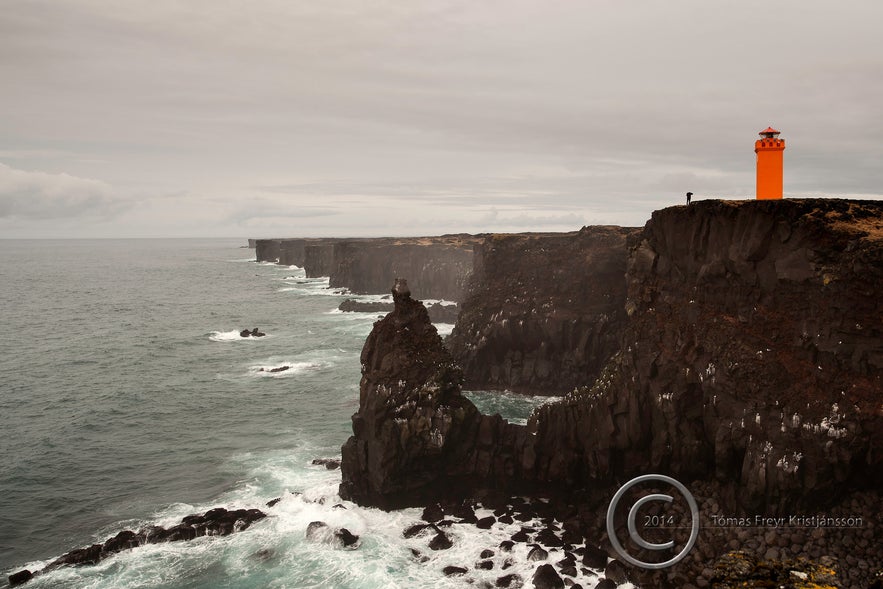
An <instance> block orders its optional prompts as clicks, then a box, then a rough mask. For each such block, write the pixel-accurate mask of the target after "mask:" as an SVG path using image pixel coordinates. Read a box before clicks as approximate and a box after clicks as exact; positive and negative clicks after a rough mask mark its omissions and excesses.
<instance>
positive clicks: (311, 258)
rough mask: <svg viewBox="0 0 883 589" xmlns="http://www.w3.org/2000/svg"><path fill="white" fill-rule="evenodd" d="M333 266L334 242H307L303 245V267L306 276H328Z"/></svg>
mask: <svg viewBox="0 0 883 589" xmlns="http://www.w3.org/2000/svg"><path fill="white" fill-rule="evenodd" d="M333 268H334V242H333V241H328V242H321V243H309V244H307V245H305V246H304V263H303V269H304V272H305V273H306V276H307V278H319V277H321V276H329V275H330V274H331V270H332V269H333Z"/></svg>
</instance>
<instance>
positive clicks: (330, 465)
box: [311, 458, 340, 470]
mask: <svg viewBox="0 0 883 589" xmlns="http://www.w3.org/2000/svg"><path fill="white" fill-rule="evenodd" d="M311 464H313V465H315V466H324V467H325V468H327V469H328V470H335V469H338V468H340V459H339V458H314V459H313V461H312V462H311Z"/></svg>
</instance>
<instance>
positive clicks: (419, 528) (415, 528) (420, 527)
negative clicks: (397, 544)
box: [402, 524, 438, 538]
mask: <svg viewBox="0 0 883 589" xmlns="http://www.w3.org/2000/svg"><path fill="white" fill-rule="evenodd" d="M427 529H435V526H433V525H432V524H414V525H411V526H408V527H407V528H405V531H404V532H402V536H404V537H405V538H413V537H414V536H417V535H419V534H421V533H423V532H424V531H426V530H427ZM436 531H438V530H437V529H436Z"/></svg>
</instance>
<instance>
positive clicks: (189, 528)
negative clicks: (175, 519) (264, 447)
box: [10, 507, 266, 583]
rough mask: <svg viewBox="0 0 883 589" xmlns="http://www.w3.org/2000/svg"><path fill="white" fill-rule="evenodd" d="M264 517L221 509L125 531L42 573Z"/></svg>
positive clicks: (221, 532) (223, 531)
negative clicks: (165, 524) (164, 524)
mask: <svg viewBox="0 0 883 589" xmlns="http://www.w3.org/2000/svg"><path fill="white" fill-rule="evenodd" d="M265 517H266V514H265V513H263V512H262V511H260V510H259V509H236V510H233V511H228V510H227V509H224V508H222V507H218V508H215V509H210V510H209V511H207V512H205V513H204V514H201V515H188V516H187V517H185V518H183V519H182V520H181V523H180V524H178V525H176V526H172V527H171V528H168V529H165V528H163V527H161V526H150V527H147V528H144V529H142V530H139V531H138V532H134V531H132V530H124V531H122V532H120V533H118V534H117V535H116V536H113V537H112V538H108V539H107V540H106V541H105V542H104V543H103V544H93V545H92V546H88V547H86V548H77V549H75V550H71V551H70V552H67V553H65V554H63V555H62V556H60V557H58V558H57V559H55V560H54V561H52V562H51V563H50V564H49V565H47V566H46V568H45V569H43V570H44V571H46V570H51V569H55V568H58V567H62V566H82V565H90V564H96V563H98V562H100V561H101V560H103V559H104V558H107V557H108V556H111V555H113V554H116V553H118V552H121V551H123V550H128V549H130V548H135V547H136V546H140V545H142V544H156V543H159V542H175V541H180V540H191V539H193V538H196V537H199V536H225V535H227V534H231V533H233V532H238V531H241V530H245V529H246V528H248V527H249V526H251V524H253V523H254V522H256V521H258V520H261V519H263V518H265ZM34 574H36V573H34V572H29V571H19V572H17V573H15V574H14V575H12V577H15V578H16V579H19V578H22V579H23V578H24V577H28V575H31V576H33V575H34ZM28 578H30V577H28ZM21 582H24V581H21ZM10 583H11V581H10Z"/></svg>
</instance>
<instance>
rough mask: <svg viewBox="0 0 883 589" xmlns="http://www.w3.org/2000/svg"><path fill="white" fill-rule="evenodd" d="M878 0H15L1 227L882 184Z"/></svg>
mask: <svg viewBox="0 0 883 589" xmlns="http://www.w3.org/2000/svg"><path fill="white" fill-rule="evenodd" d="M880 23H883V2H880V0H855V1H850V0H844V1H843V2H831V1H817V0H777V1H770V0H765V1H756V0H739V1H724V0H721V1H709V0H667V1H651V0H634V1H629V2H623V1H619V0H617V1H614V0H567V1H564V0H506V1H501V0H371V1H370V2H369V1H365V0H321V1H316V0H248V1H244V0H243V1H240V0H227V1H223V2H220V1H218V0H187V1H183V0H181V1H172V0H151V1H150V2H134V1H123V2H121V1H119V0H65V1H62V0H3V7H2V10H0V238H46V237H65V238H66V237H73V238H77V237H239V238H246V237H293V236H379V235H434V234H441V233H451V232H463V231H465V232H484V231H495V232H503V231H569V230H575V229H578V228H579V227H581V226H583V225H597V224H617V225H632V226H638V225H643V224H644V223H645V222H646V220H647V219H648V218H649V216H650V214H651V212H652V211H653V210H655V209H658V208H662V207H666V206H670V205H674V204H682V203H683V201H684V194H685V192H687V191H692V192H693V193H694V194H695V196H694V200H700V199H704V198H733V199H735V198H753V197H754V182H755V155H754V153H753V151H754V149H753V146H754V141H755V139H757V138H758V135H757V133H758V132H759V131H761V130H762V129H764V128H766V127H767V126H770V125H771V126H773V127H775V128H777V129H779V130H781V131H782V135H781V137H782V138H784V139H785V140H786V142H787V149H786V151H785V196H786V197H793V198H799V197H817V196H825V197H850V198H873V199H880V198H883V196H881V195H883V182H881V175H883V174H881V162H883V116H881V114H880V109H881V106H880V105H881V104H883V34H881V33H880V26H881V25H880Z"/></svg>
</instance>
